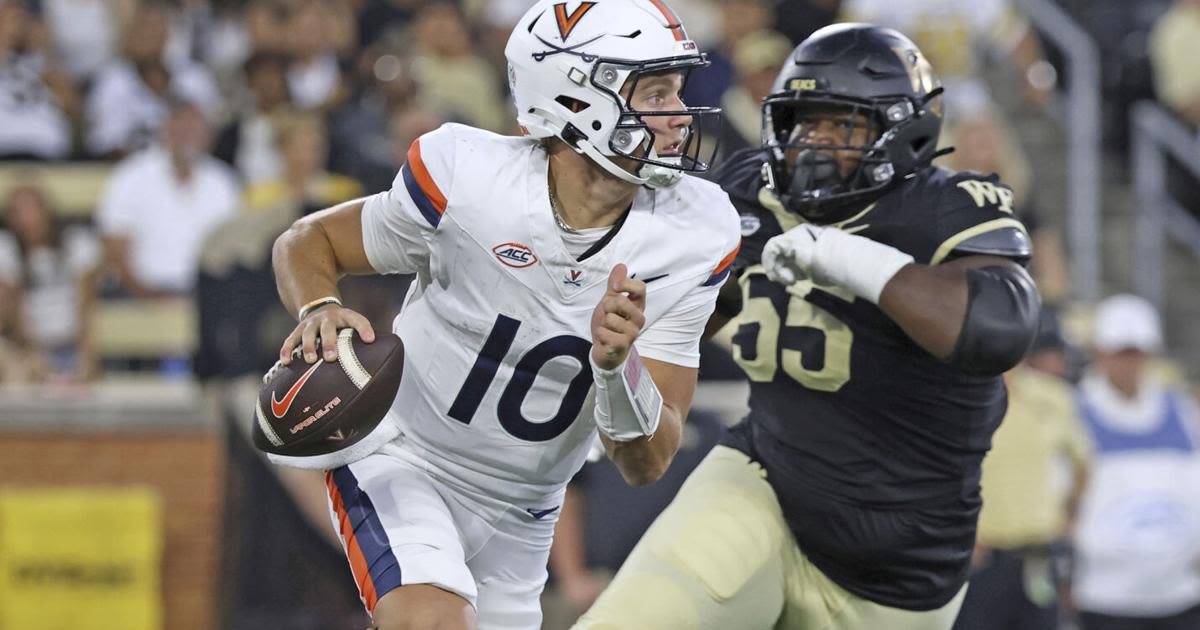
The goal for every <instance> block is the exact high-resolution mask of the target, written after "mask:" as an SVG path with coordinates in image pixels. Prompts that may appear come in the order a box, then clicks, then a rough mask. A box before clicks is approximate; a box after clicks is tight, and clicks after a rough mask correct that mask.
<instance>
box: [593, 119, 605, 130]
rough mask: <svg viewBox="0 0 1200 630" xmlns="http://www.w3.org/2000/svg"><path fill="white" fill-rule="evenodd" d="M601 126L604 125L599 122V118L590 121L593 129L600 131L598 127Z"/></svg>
mask: <svg viewBox="0 0 1200 630" xmlns="http://www.w3.org/2000/svg"><path fill="white" fill-rule="evenodd" d="M603 126H604V125H602V124H600V121H599V120H593V121H592V129H595V130H596V131H600V128H601V127H603Z"/></svg>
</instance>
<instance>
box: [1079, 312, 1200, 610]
mask: <svg viewBox="0 0 1200 630" xmlns="http://www.w3.org/2000/svg"><path fill="white" fill-rule="evenodd" d="M1161 348H1162V331H1161V327H1160V324H1159V317H1158V313H1157V311H1156V310H1155V309H1154V307H1153V306H1151V305H1150V303H1149V302H1147V301H1145V300H1143V299H1141V298H1139V297H1135V296H1132V295H1118V296H1114V297H1111V298H1108V299H1106V300H1104V301H1103V302H1101V303H1100V305H1099V307H1098V308H1097V311H1096V324H1095V332H1094V336H1093V349H1094V351H1095V353H1096V355H1095V366H1094V368H1093V369H1092V370H1091V371H1090V372H1089V373H1088V374H1087V375H1085V376H1084V378H1083V381H1082V382H1081V384H1080V387H1079V402H1080V405H1079V406H1080V412H1081V415H1082V417H1083V420H1084V424H1085V425H1086V429H1087V431H1088V433H1089V434H1090V437H1091V440H1092V442H1093V446H1094V459H1093V465H1092V475H1091V479H1090V482H1089V485H1088V488H1087V490H1086V492H1085V493H1084V495H1083V500H1082V503H1081V510H1080V515H1079V523H1078V529H1077V532H1076V538H1075V542H1076V553H1077V567H1076V572H1075V582H1074V598H1075V604H1076V607H1077V608H1078V609H1079V610H1080V613H1081V621H1082V623H1083V627H1084V630H1115V629H1127V628H1153V629H1155V630H1195V629H1196V628H1200V490H1198V489H1200V410H1198V409H1197V406H1196V403H1195V401H1194V400H1193V399H1192V398H1191V397H1190V396H1189V395H1188V394H1187V393H1185V389H1184V388H1182V387H1176V386H1174V385H1173V384H1171V383H1169V382H1167V381H1166V379H1164V378H1163V377H1162V376H1160V375H1159V374H1158V373H1157V372H1155V371H1154V370H1153V369H1152V362H1153V360H1154V359H1155V357H1156V355H1157V353H1158V352H1159V351H1160V350H1161Z"/></svg>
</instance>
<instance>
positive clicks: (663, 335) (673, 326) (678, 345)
mask: <svg viewBox="0 0 1200 630" xmlns="http://www.w3.org/2000/svg"><path fill="white" fill-rule="evenodd" d="M720 289H721V285H719V284H716V285H710V286H699V287H696V288H695V289H692V290H691V291H689V292H688V293H687V295H685V296H683V299H681V300H679V302H677V303H676V304H675V306H674V307H672V308H671V310H670V311H667V313H666V314H664V315H663V316H662V317H660V318H659V319H658V321H655V322H654V323H653V324H651V325H650V327H649V328H647V329H645V330H643V331H642V333H641V334H640V335H638V338H637V342H636V343H635V344H634V345H636V346H637V349H638V354H640V355H641V356H643V357H647V358H650V359H655V360H658V361H666V362H667V363H674V364H675V365H681V366H683V367H691V368H694V367H700V335H701V334H702V333H704V325H705V324H706V323H707V322H708V318H709V316H710V315H712V312H713V307H714V306H716V302H717V292H718V291H720Z"/></svg>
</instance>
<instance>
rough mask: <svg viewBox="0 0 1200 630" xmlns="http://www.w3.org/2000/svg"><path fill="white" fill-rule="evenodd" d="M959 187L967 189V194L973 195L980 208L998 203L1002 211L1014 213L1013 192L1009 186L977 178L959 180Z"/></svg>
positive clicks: (973, 199)
mask: <svg viewBox="0 0 1200 630" xmlns="http://www.w3.org/2000/svg"><path fill="white" fill-rule="evenodd" d="M958 187H959V188H961V189H963V190H965V191H967V194H968V195H971V200H972V201H974V202H975V205H977V206H979V207H980V208H983V207H985V206H987V205H989V204H990V205H993V206H997V205H998V206H999V209H1000V211H1001V212H1007V213H1008V214H1012V211H1013V206H1012V204H1013V194H1012V191H1011V190H1009V189H1008V188H1005V187H1004V186H997V185H995V184H993V183H992V182H985V181H980V180H977V179H968V180H966V181H961V182H958Z"/></svg>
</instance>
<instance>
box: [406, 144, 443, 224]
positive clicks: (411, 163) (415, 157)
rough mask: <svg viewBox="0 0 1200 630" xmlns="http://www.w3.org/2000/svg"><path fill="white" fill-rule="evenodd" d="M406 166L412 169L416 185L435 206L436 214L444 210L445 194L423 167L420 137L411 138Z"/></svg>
mask: <svg viewBox="0 0 1200 630" xmlns="http://www.w3.org/2000/svg"><path fill="white" fill-rule="evenodd" d="M408 167H409V169H411V170H412V174H413V177H414V178H415V179H416V180H417V185H418V186H420V187H421V191H422V192H424V193H425V196H426V197H429V201H430V202H432V203H433V206H434V207H435V208H437V211H438V214H445V212H446V195H443V194H442V189H441V188H438V185H437V182H435V181H433V176H431V175H430V174H429V169H427V168H425V162H423V161H421V139H420V138H417V139H416V140H413V143H412V146H410V147H408Z"/></svg>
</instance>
